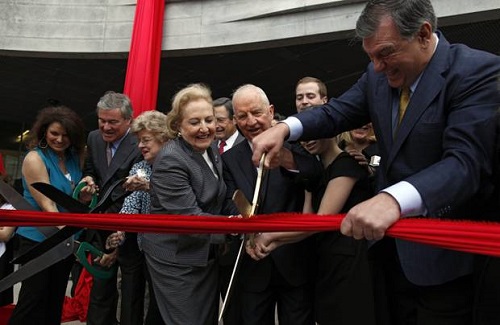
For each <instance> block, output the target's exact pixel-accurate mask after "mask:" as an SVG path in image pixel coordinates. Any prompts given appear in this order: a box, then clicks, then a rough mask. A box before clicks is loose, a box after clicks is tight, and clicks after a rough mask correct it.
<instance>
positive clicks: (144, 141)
mask: <svg viewBox="0 0 500 325" xmlns="http://www.w3.org/2000/svg"><path fill="white" fill-rule="evenodd" d="M153 140H154V138H141V139H139V144H141V143H142V144H143V145H145V146H147V145H148V144H149V143H150V142H151V141H153Z"/></svg>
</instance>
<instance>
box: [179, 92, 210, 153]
mask: <svg viewBox="0 0 500 325" xmlns="http://www.w3.org/2000/svg"><path fill="white" fill-rule="evenodd" d="M179 132H180V134H181V136H182V138H183V139H184V140H185V141H186V142H187V143H189V144H190V145H191V146H192V147H193V149H194V150H196V151H200V152H203V151H205V150H206V149H207V148H208V147H210V145H211V144H212V141H214V137H215V115H214V109H213V107H212V104H211V103H209V102H207V101H206V100H205V99H198V100H195V101H192V102H190V103H188V104H187V105H186V106H185V107H184V110H183V112H182V119H181V121H180V123H179Z"/></svg>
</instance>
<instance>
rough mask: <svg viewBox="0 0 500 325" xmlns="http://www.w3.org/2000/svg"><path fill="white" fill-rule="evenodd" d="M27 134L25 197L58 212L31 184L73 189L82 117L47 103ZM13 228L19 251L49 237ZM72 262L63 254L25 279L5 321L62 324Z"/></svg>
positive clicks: (32, 229)
mask: <svg viewBox="0 0 500 325" xmlns="http://www.w3.org/2000/svg"><path fill="white" fill-rule="evenodd" d="M29 136H30V139H31V141H30V142H29V143H28V147H29V148H30V151H29V152H28V154H27V155H26V157H25V158H24V161H23V165H22V182H23V188H24V192H23V195H24V198H25V199H26V200H27V201H28V202H30V203H31V204H32V205H33V206H34V207H35V208H36V209H38V210H40V211H47V212H59V211H61V209H60V207H58V206H57V205H56V204H55V203H54V202H53V201H52V200H50V199H49V198H47V197H46V196H44V195H43V194H41V193H40V192H38V191H37V190H35V189H34V188H33V187H31V185H30V184H32V183H35V182H44V183H49V184H52V185H53V186H55V187H57V188H58V189H59V190H61V191H63V192H65V193H67V194H71V193H72V192H73V188H74V185H75V184H77V183H78V181H79V180H80V178H81V177H82V169H81V167H82V159H83V154H84V150H85V128H84V124H83V121H82V120H81V118H80V117H79V116H78V115H77V114H76V113H75V112H74V111H72V110H71V109H69V108H68V107H65V106H50V107H46V108H44V109H42V110H41V111H40V112H39V114H38V116H37V118H36V121H35V123H34V125H33V128H32V129H31V131H30V135H29ZM54 228H55V227H54ZM54 230H56V229H54ZM16 232H17V235H18V238H19V253H20V254H22V253H24V252H26V251H28V250H29V249H31V248H32V247H33V246H35V245H37V244H38V243H39V242H41V241H43V240H45V238H46V237H47V236H48V235H49V233H48V232H47V231H45V230H42V229H41V228H37V227H19V228H18V229H17V231H16ZM74 262H75V259H74V257H73V256H70V257H67V258H66V259H64V260H62V261H60V262H58V263H56V264H54V265H52V266H51V267H49V268H47V269H45V270H43V271H41V272H39V273H37V274H35V275H33V276H32V277H30V278H28V279H26V280H24V281H23V282H22V285H21V290H20V292H19V298H18V302H17V305H16V308H15V309H14V312H13V314H12V317H11V319H10V321H9V324H11V325H13V324H20V325H24V324H37V325H52V324H54V325H55V324H57V325H59V324H61V312H62V305H63V301H64V296H65V292H66V286H67V284H68V278H69V273H70V270H71V267H72V266H73V263H74Z"/></svg>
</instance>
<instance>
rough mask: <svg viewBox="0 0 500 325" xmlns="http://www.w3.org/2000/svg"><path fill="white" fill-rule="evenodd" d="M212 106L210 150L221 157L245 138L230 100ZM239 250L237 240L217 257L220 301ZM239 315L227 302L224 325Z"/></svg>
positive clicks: (234, 321)
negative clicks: (213, 121) (212, 126)
mask: <svg viewBox="0 0 500 325" xmlns="http://www.w3.org/2000/svg"><path fill="white" fill-rule="evenodd" d="M212 106H213V107H214V114H215V120H216V127H215V141H214V142H212V150H214V152H219V155H222V154H223V153H224V152H226V151H228V150H229V149H231V148H232V147H233V146H235V145H237V144H238V143H240V142H241V141H243V140H245V137H243V135H241V133H240V132H239V131H238V129H237V128H236V123H235V122H234V118H233V116H234V110H233V103H232V101H231V99H229V98H227V97H220V98H217V99H215V100H214V101H213V102H212ZM239 248H240V242H239V241H238V240H232V241H230V242H229V243H227V244H225V245H223V246H222V251H221V254H220V257H219V287H220V289H219V290H220V294H221V297H222V299H224V298H225V296H226V292H227V288H228V286H229V281H230V280H231V274H232V272H233V267H234V263H235V261H236V257H237V255H238V250H239ZM232 290H233V294H236V293H235V288H234V287H233V289H232ZM240 315H241V312H240V310H239V304H237V303H233V302H229V303H228V305H227V306H226V310H225V312H224V324H225V325H233V324H234V325H239V324H241V318H240Z"/></svg>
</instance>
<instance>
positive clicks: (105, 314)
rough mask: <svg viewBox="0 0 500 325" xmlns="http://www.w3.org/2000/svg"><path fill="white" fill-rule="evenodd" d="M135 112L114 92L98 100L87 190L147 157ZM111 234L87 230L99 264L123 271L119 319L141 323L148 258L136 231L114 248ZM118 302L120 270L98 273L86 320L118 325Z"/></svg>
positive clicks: (107, 182) (102, 187)
mask: <svg viewBox="0 0 500 325" xmlns="http://www.w3.org/2000/svg"><path fill="white" fill-rule="evenodd" d="M132 115H133V111H132V103H131V101H130V99H129V98H128V97H127V96H126V95H124V94H120V93H115V92H112V91H109V92H106V93H105V94H104V95H103V96H102V97H101V98H100V100H99V102H98V103H97V117H98V125H99V129H98V130H94V131H92V132H90V134H89V136H88V139H87V157H86V159H85V166H84V171H83V174H84V177H83V179H82V181H81V182H85V183H87V186H85V187H84V188H83V189H82V192H90V193H95V192H96V191H98V193H105V192H106V190H107V189H108V187H109V186H110V185H111V184H113V183H114V182H115V181H116V180H118V179H121V178H124V177H127V176H128V174H129V170H130V169H131V168H132V165H134V164H135V163H136V162H138V161H140V160H142V156H141V153H140V151H139V149H138V146H137V138H136V137H135V136H134V135H133V134H130V124H131V122H132ZM116 191H119V192H120V193H113V196H115V197H118V196H119V195H121V194H122V193H123V191H125V189H122V188H120V189H117V190H116ZM122 204H123V200H120V201H118V202H116V203H115V204H114V205H113V206H111V207H110V208H109V209H108V210H107V211H106V212H109V213H118V212H119V211H120V209H121V207H122ZM110 233H111V232H109V231H103V230H93V229H89V230H88V231H87V238H88V241H89V242H91V243H92V244H93V245H94V246H96V247H97V248H99V249H100V250H102V251H104V252H105V253H106V254H105V255H104V256H103V257H102V258H100V259H97V260H96V261H95V262H94V263H95V265H96V266H97V267H103V268H108V267H111V266H112V265H113V264H115V262H117V264H118V265H119V267H120V270H121V275H122V280H121V292H122V300H121V314H120V323H121V324H123V325H125V324H142V321H143V316H142V315H143V312H144V307H143V303H144V288H145V275H144V257H143V255H142V253H141V252H140V251H139V248H138V246H137V234H136V233H129V232H127V234H126V240H125V241H124V243H123V245H122V246H120V247H119V248H117V249H115V250H112V249H110V247H107V245H106V239H107V237H108V235H109V234H110ZM118 250H119V254H118ZM117 303H118V291H117V275H116V274H115V275H114V276H113V277H111V278H110V279H98V278H94V283H93V286H92V291H91V293H90V303H89V309H88V314H87V324H88V325H101V324H102V325H110V324H117V320H116V308H117Z"/></svg>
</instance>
